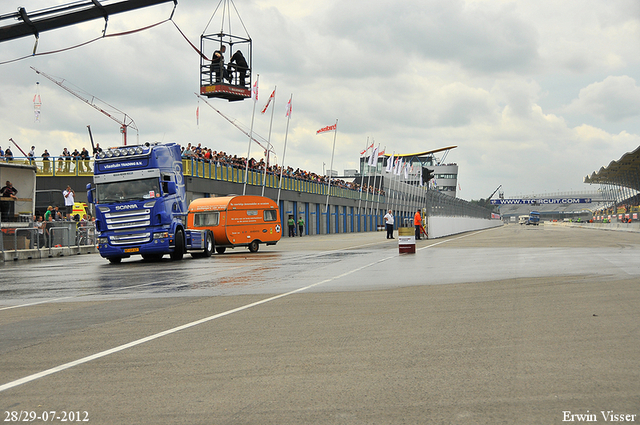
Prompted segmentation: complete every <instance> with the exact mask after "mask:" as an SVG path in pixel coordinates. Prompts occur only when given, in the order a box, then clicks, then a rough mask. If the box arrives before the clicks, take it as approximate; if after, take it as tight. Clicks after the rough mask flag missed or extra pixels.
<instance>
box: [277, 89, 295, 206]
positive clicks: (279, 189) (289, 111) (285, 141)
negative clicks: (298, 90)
mask: <svg viewBox="0 0 640 425" xmlns="http://www.w3.org/2000/svg"><path fill="white" fill-rule="evenodd" d="M292 100H293V93H291V97H289V106H287V130H286V131H285V132H284V150H283V152H282V166H280V181H279V182H278V200H277V201H276V205H278V208H280V191H281V190H282V172H283V171H284V158H285V155H286V154H287V136H288V135H289V121H290V120H291V112H292V110H291V108H290V106H291V101H292Z"/></svg>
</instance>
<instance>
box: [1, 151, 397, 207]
mask: <svg viewBox="0 0 640 425" xmlns="http://www.w3.org/2000/svg"><path fill="white" fill-rule="evenodd" d="M14 162H15V163H25V164H29V163H31V164H34V165H35V166H36V168H37V170H36V175H37V176H43V177H44V176H47V177H70V176H91V175H93V161H92V160H91V161H83V160H64V159H62V158H57V157H52V158H51V160H49V161H47V160H43V159H41V158H36V159H33V160H31V161H29V160H27V159H19V160H15V161H14ZM182 170H183V173H184V175H185V176H188V177H200V178H204V179H211V180H218V181H226V182H233V183H244V174H245V170H244V169H241V168H236V167H232V166H230V165H223V164H220V163H215V162H204V161H196V160H189V159H183V160H182ZM263 181H264V186H265V187H268V188H273V189H277V188H278V185H279V182H280V176H279V175H275V174H269V173H267V174H266V176H265V175H264V174H263V173H262V172H259V171H251V170H250V171H249V174H248V176H247V184H249V185H252V186H262V185H263ZM282 190H289V191H295V192H301V193H309V194H314V195H325V196H326V195H327V183H324V182H323V183H321V182H314V181H308V180H301V179H298V178H295V177H288V176H283V177H282ZM331 196H334V197H338V198H347V199H362V200H363V201H378V195H377V194H373V193H368V192H362V194H361V193H360V192H359V191H358V190H353V189H346V188H342V187H337V186H334V185H333V184H332V185H331ZM379 198H380V199H379V200H380V202H386V201H385V197H384V195H380V196H379Z"/></svg>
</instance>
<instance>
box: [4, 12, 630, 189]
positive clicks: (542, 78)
mask: <svg viewBox="0 0 640 425" xmlns="http://www.w3.org/2000/svg"><path fill="white" fill-rule="evenodd" d="M68 2H69V1H59V0H8V1H3V2H1V3H0V8H1V9H0V15H3V14H8V13H11V12H14V11H16V10H17V8H18V7H19V6H23V7H25V8H26V9H27V10H28V11H34V10H38V9H42V8H45V7H50V6H55V5H60V4H65V3H68ZM217 4H218V0H208V1H204V0H179V1H178V5H177V8H176V11H175V14H174V17H173V20H174V22H175V23H176V24H177V26H178V27H179V28H180V29H181V30H182V31H183V32H184V33H185V35H186V36H187V37H188V38H189V40H190V41H191V42H192V43H193V44H194V45H196V46H199V40H200V35H201V34H202V33H203V32H204V31H205V30H206V33H215V32H217V31H218V30H219V29H220V26H221V15H220V12H218V13H217V14H216V15H215V16H213V20H211V23H210V24H208V23H209V21H210V18H211V17H212V15H213V13H214V10H215V8H216V5H217ZM235 5H236V7H237V9H238V11H239V13H240V16H241V18H242V20H243V22H244V25H245V27H246V29H247V31H248V33H249V35H250V36H251V38H252V40H253V71H254V75H255V74H260V94H259V100H258V103H257V105H258V107H257V109H258V111H257V112H256V117H255V123H254V131H256V132H257V133H258V134H260V135H261V136H263V137H265V138H266V137H268V133H269V119H270V114H269V113H267V114H265V115H261V114H260V113H259V110H260V109H262V107H263V106H264V104H265V103H266V101H267V98H268V96H269V94H270V93H271V91H272V90H273V88H274V87H275V86H277V94H276V105H275V108H276V109H275V116H274V121H273V131H272V135H271V141H272V143H273V145H274V146H275V150H276V153H277V155H278V159H280V158H281V157H282V152H283V147H284V134H285V128H286V123H287V121H286V118H285V114H284V112H285V104H286V102H287V100H288V98H289V96H290V95H291V94H293V114H292V118H291V122H290V127H289V136H288V143H287V152H286V158H285V163H286V164H285V165H290V166H293V167H294V168H298V167H299V168H302V169H305V170H309V171H313V172H317V173H321V172H322V171H323V167H324V168H326V169H328V168H329V162H330V160H331V147H332V142H333V136H332V134H326V133H325V134H322V135H316V130H318V129H320V128H322V127H324V126H327V125H331V124H334V123H335V121H336V119H338V133H337V143H336V150H335V159H334V166H333V169H334V170H338V172H339V173H342V172H343V170H345V169H355V168H358V160H359V155H360V151H361V150H363V149H364V147H365V146H366V143H367V139H369V141H375V144H376V145H378V144H379V145H380V147H381V149H382V148H385V147H386V151H387V152H388V153H389V152H393V151H395V152H396V153H398V152H400V153H412V152H419V151H424V150H432V149H438V148H442V147H447V146H457V148H455V149H453V150H451V151H450V152H449V154H448V156H447V157H446V161H445V162H447V163H450V162H455V163H457V164H458V165H459V167H460V168H459V176H458V182H459V184H460V188H461V190H460V191H459V192H458V196H459V197H461V198H463V199H467V200H471V199H480V198H486V197H487V196H489V195H490V194H491V193H492V192H493V191H494V190H495V189H496V188H497V187H498V186H499V185H502V190H503V191H504V193H505V196H517V195H529V194H534V193H536V194H538V193H553V192H557V191H585V190H592V189H597V186H589V185H586V184H584V183H583V182H582V179H583V178H584V176H586V175H588V174H591V173H592V172H594V171H597V170H599V169H600V167H602V166H606V165H608V164H609V162H610V161H612V160H617V159H619V158H620V157H621V156H622V155H623V154H624V153H626V152H629V151H632V150H634V149H636V148H637V147H638V146H640V119H639V118H640V63H639V62H640V54H639V52H640V2H638V1H637V0H609V1H606V2H603V1H595V0H575V1H572V0H564V1H557V0H536V1H508V0H504V1H503V0H468V1H462V0H447V1H443V0H439V1H436V0H405V1H401V2H389V1H380V0H369V1H367V2H355V1H353V2H349V1H336V0H324V1H321V2H318V1H307V0H299V1H295V2H291V1H284V0H274V1H268V0H264V1H256V0H254V1H249V0H235ZM172 9H173V3H166V4H163V5H158V6H152V7H148V8H145V9H141V10H139V11H134V12H128V13H122V14H118V15H113V16H111V17H110V18H109V22H108V27H107V33H108V34H113V33H117V32H121V31H126V30H131V29H135V28H139V27H143V26H145V25H148V24H151V23H155V22H160V21H162V20H165V19H167V18H169V16H170V14H171V11H172ZM232 22H233V20H232ZM8 23H11V21H0V25H7V24H8ZM207 25H208V26H207ZM103 28H104V20H96V21H92V22H89V23H85V24H80V25H75V26H71V27H67V28H64V29H59V30H53V31H48V32H44V33H42V34H41V35H40V41H39V44H38V48H37V52H38V53H44V52H48V51H54V50H58V49H62V48H65V47H70V46H74V45H77V44H80V43H83V42H85V41H88V40H91V39H93V38H96V37H99V36H100V35H101V32H102V30H103ZM232 30H233V32H234V33H237V34H238V35H246V34H245V32H244V29H243V28H242V27H241V26H240V25H236V26H235V27H234V28H232ZM33 46H34V37H26V38H22V39H19V40H13V41H9V42H4V43H2V45H1V49H0V62H5V61H9V60H11V59H14V58H19V57H23V56H28V55H30V53H31V52H32V51H33ZM204 53H205V54H206V55H208V56H210V55H211V53H212V52H204ZM227 56H228V55H227ZM31 66H33V67H35V68H37V69H39V70H41V71H44V72H46V73H48V74H51V75H53V76H55V77H58V78H64V79H65V80H66V81H67V82H69V83H70V84H73V86H75V87H76V88H80V89H82V90H84V92H85V96H87V97H90V96H96V97H97V98H99V99H102V100H103V101H105V102H107V103H109V104H110V105H113V106H115V107H116V108H118V109H120V110H122V111H124V112H125V113H127V114H128V115H129V116H130V117H132V118H133V119H134V120H135V123H136V125H137V127H138V128H139V133H140V135H139V141H140V142H144V141H147V140H151V141H175V142H178V143H180V144H182V145H186V144H187V143H189V142H190V143H192V144H198V143H201V144H202V145H203V146H207V147H211V148H212V149H214V150H222V151H225V152H227V153H229V154H232V155H233V154H237V155H238V156H246V154H247V148H248V140H247V137H246V136H244V135H243V134H242V133H241V132H240V131H238V130H237V129H236V128H234V127H233V126H232V125H231V124H229V123H228V122H227V121H225V120H224V119H223V118H222V117H220V116H219V115H218V114H217V113H216V112H215V111H213V110H212V109H210V108H209V107H208V106H207V105H205V104H204V102H202V101H198V98H197V97H196V96H195V95H194V92H196V91H198V90H199V86H198V85H199V56H198V53H197V52H196V51H194V50H193V49H192V47H191V46H190V45H189V44H188V43H187V42H186V41H185V39H184V38H183V37H182V36H181V35H180V33H179V32H178V30H177V29H176V27H175V26H174V24H173V23H171V22H165V23H164V24H162V25H159V26H157V27H154V28H152V29H150V30H147V31H144V32H138V33H135V34H131V35H127V36H121V37H111V38H106V39H101V40H98V41H96V42H93V43H90V44H88V45H85V46H83V47H79V48H76V49H73V50H69V51H64V52H61V53H56V54H50V55H42V56H35V57H29V58H27V59H24V60H20V61H16V62H12V63H6V64H3V65H0V86H1V87H0V146H2V148H3V149H4V148H6V146H7V145H8V144H9V142H8V139H9V138H13V139H14V140H15V141H16V142H17V143H18V144H19V145H20V146H21V147H22V149H23V150H24V151H25V152H26V151H28V149H29V148H30V146H31V145H35V146H36V154H37V155H40V154H41V153H42V151H43V150H44V149H48V150H49V152H50V153H51V154H52V155H59V154H60V153H61V152H62V149H63V148H64V147H67V148H69V149H70V150H73V149H74V148H77V149H78V150H80V149H81V148H82V147H83V146H84V147H87V148H88V149H90V146H91V145H90V141H89V135H88V131H87V125H90V126H91V130H92V132H93V137H94V141H95V142H98V143H100V145H101V146H103V147H105V146H115V145H119V144H121V136H120V133H119V125H118V124H117V123H116V122H114V121H112V120H111V119H109V118H108V117H106V116H105V115H103V114H101V113H100V112H98V111H96V110H95V109H93V108H91V107H90V106H88V105H87V104H85V103H83V102H82V101H80V100H78V99H77V98H75V97H73V96H72V95H70V94H69V93H67V92H66V91H64V90H63V89H61V88H60V87H58V86H56V85H55V84H53V83H52V82H50V81H49V80H47V79H45V78H43V77H42V76H39V75H37V74H36V73H35V72H34V71H32V70H31V69H30V67H31ZM37 82H39V84H36V83H37ZM36 93H39V94H40V98H41V101H42V106H41V114H40V120H39V122H36V120H35V119H34V116H35V115H34V105H33V97H34V95H35V94H36ZM210 102H212V104H214V105H215V106H216V107H217V108H218V109H220V110H221V111H222V112H223V113H225V114H227V115H228V116H230V117H232V118H235V119H237V120H238V121H239V122H241V123H242V124H244V125H245V126H246V127H249V125H250V124H251V115H252V110H253V102H252V101H250V100H245V101H243V102H232V103H229V102H227V101H225V100H220V99H212V100H210ZM198 105H199V107H200V122H199V125H198V123H197V122H196V108H197V107H198ZM135 141H136V135H135V132H131V133H130V134H129V144H132V143H135ZM13 151H14V154H19V153H18V152H17V149H15V148H14V149H13ZM251 152H252V156H254V157H256V158H260V157H262V155H263V154H262V152H261V150H260V149H259V148H258V147H257V146H256V145H254V146H253V147H252V150H251Z"/></svg>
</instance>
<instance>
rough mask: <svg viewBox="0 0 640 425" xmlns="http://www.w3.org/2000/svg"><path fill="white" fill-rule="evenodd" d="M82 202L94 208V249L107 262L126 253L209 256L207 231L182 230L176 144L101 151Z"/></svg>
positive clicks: (182, 194)
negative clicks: (95, 243)
mask: <svg viewBox="0 0 640 425" xmlns="http://www.w3.org/2000/svg"><path fill="white" fill-rule="evenodd" d="M87 191H88V193H87V198H88V200H89V202H90V203H93V204H95V214H96V231H97V232H98V251H99V252H100V255H101V256H102V257H104V258H106V259H108V260H109V261H110V262H111V263H119V262H120V261H121V260H122V259H123V258H128V257H130V256H131V255H141V256H142V258H144V259H160V258H162V256H163V255H165V254H169V255H170V256H171V259H172V260H180V259H182V256H183V254H184V253H185V252H186V251H193V252H192V255H193V256H206V257H209V256H211V254H212V252H213V250H214V248H215V242H214V239H213V233H212V232H211V231H210V230H206V229H202V230H190V229H187V228H186V216H187V204H186V192H185V186H184V176H183V174H182V160H181V153H180V146H179V145H178V144H177V143H163V144H160V143H149V142H147V143H145V144H144V145H137V146H122V147H117V148H110V149H107V150H104V151H103V152H100V153H99V154H97V155H96V158H95V167H94V178H93V185H87Z"/></svg>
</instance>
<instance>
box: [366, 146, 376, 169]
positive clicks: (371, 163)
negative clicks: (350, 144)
mask: <svg viewBox="0 0 640 425" xmlns="http://www.w3.org/2000/svg"><path fill="white" fill-rule="evenodd" d="M377 163H378V148H377V147H376V148H375V149H374V150H373V152H372V153H371V156H370V157H369V162H368V164H369V166H370V167H375V166H376V165H377Z"/></svg>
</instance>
